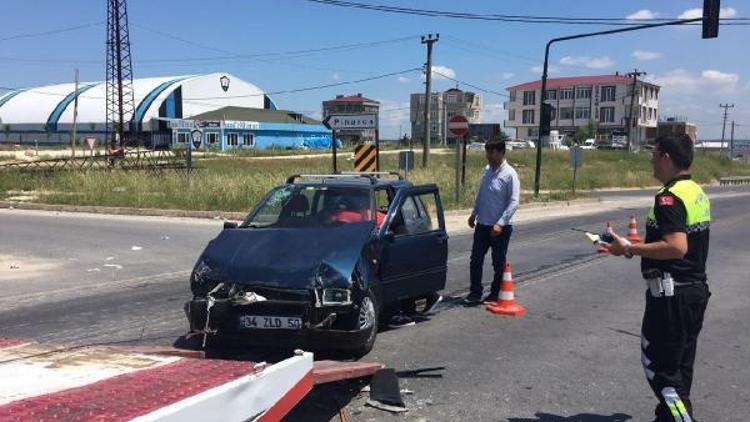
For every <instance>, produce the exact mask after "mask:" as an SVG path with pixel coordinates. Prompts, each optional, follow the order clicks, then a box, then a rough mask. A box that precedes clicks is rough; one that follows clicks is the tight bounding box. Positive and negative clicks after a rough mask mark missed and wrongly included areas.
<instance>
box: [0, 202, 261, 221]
mask: <svg viewBox="0 0 750 422" xmlns="http://www.w3.org/2000/svg"><path fill="white" fill-rule="evenodd" d="M0 208H8V209H19V210H34V211H56V212H80V213H91V214H113V215H136V216H149V217H176V218H206V219H214V220H244V219H245V217H246V216H247V213H243V212H227V211H188V210H177V209H166V210H164V209H158V208H130V207H105V206H98V205H63V204H37V203H30V202H8V201H0Z"/></svg>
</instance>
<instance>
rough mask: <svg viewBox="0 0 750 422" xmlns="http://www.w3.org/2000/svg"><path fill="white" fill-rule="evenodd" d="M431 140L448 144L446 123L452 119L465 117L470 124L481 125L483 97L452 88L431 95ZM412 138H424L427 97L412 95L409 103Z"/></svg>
mask: <svg viewBox="0 0 750 422" xmlns="http://www.w3.org/2000/svg"><path fill="white" fill-rule="evenodd" d="M430 101H431V103H430V126H431V130H430V138H431V140H432V141H433V142H442V143H446V142H447V139H446V136H445V134H446V123H447V121H448V120H450V119H451V117H454V116H465V117H466V118H467V119H468V120H469V123H481V121H482V119H481V111H482V96H481V95H479V94H475V93H473V92H466V91H461V90H460V89H456V88H452V89H449V90H447V91H445V92H433V93H432V94H431V95H430ZM409 109H410V113H409V114H410V120H411V136H412V138H413V139H422V138H423V137H424V109H425V95H424V94H411V98H410V101H409Z"/></svg>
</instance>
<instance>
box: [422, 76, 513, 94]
mask: <svg viewBox="0 0 750 422" xmlns="http://www.w3.org/2000/svg"><path fill="white" fill-rule="evenodd" d="M432 73H435V74H438V75H440V76H442V77H444V78H445V79H450V80H451V81H453V82H457V83H459V84H461V85H466V86H468V87H471V88H474V89H476V90H479V91H482V92H484V93H487V94H493V95H499V96H501V97H506V98H507V97H510V96H509V95H508V94H504V93H502V92H497V91H493V90H491V89H487V88H482V87H480V86H476V85H472V84H470V83H468V82H464V81H460V80H458V79H455V78H451V77H450V76H448V75H446V74H444V73H440V72H438V71H437V70H433V71H432Z"/></svg>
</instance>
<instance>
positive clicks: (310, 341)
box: [185, 298, 369, 350]
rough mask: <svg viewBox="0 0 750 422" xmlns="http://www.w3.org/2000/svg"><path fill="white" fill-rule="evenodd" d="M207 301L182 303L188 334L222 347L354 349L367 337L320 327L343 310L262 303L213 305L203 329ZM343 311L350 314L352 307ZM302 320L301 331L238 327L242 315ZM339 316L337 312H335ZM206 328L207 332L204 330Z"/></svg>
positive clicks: (358, 332)
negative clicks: (197, 334)
mask: <svg viewBox="0 0 750 422" xmlns="http://www.w3.org/2000/svg"><path fill="white" fill-rule="evenodd" d="M206 308H207V301H206V300H205V299H201V298H195V299H193V300H191V301H188V302H187V303H185V315H186V316H187V319H188V322H189V324H190V331H191V332H203V331H208V332H209V335H210V336H211V337H213V338H214V339H215V340H217V341H218V342H220V343H221V344H229V345H249V346H259V347H268V348H303V349H308V350H353V349H357V348H359V347H360V346H361V345H362V344H364V343H365V342H366V341H367V339H368V337H369V330H368V329H361V330H359V329H358V330H341V329H333V328H328V327H324V326H320V323H321V322H322V321H323V320H324V319H325V318H326V317H327V316H328V315H330V314H331V313H335V312H336V311H337V310H338V311H339V312H341V311H342V310H344V309H343V308H338V309H337V308H336V307H331V308H317V309H316V308H313V307H312V306H310V305H309V304H307V303H302V302H298V303H291V302H273V301H269V302H261V303H257V304H253V305H242V306H236V305H231V304H228V303H215V304H214V306H213V307H212V308H211V313H210V318H209V324H208V327H207V326H206V316H207V310H206ZM348 308H349V309H346V310H347V311H349V312H351V311H352V310H351V306H349V307H348ZM248 314H253V315H269V316H271V315H272V316H290V317H301V318H302V328H300V329H258V328H240V324H239V319H240V317H241V316H242V315H248ZM337 315H338V313H337ZM206 328H208V330H206Z"/></svg>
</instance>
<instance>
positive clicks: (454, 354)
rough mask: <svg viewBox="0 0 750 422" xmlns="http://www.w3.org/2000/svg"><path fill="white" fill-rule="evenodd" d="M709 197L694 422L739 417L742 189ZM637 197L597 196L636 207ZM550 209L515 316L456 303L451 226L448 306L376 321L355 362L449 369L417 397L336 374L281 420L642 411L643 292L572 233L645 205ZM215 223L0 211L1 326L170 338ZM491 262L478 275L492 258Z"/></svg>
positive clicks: (42, 333)
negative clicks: (395, 408)
mask: <svg viewBox="0 0 750 422" xmlns="http://www.w3.org/2000/svg"><path fill="white" fill-rule="evenodd" d="M709 191H710V192H711V194H712V196H713V197H714V198H713V203H712V204H713V215H714V224H713V225H712V240H711V242H712V243H711V254H710V259H709V277H710V283H711V286H712V291H713V297H712V299H711V303H710V304H709V310H708V312H707V317H706V323H705V326H704V331H703V334H702V335H701V339H700V345H699V348H698V358H697V362H696V375H695V383H694V388H693V390H694V392H693V401H694V403H695V407H696V416H697V417H698V419H699V420H711V421H720V420H721V421H733V420H745V418H746V417H745V415H747V414H748V413H750V404H748V403H750V390H748V388H747V386H746V382H747V380H748V379H750V369H748V367H747V365H746V362H748V361H750V352H748V350H750V334H749V333H750V330H748V328H749V327H748V324H750V323H749V322H748V321H750V306H748V296H749V295H748V293H747V289H746V288H745V287H746V284H747V282H748V280H749V278H748V275H747V269H748V264H747V263H746V256H747V252H748V247H747V246H746V242H745V239H747V238H748V236H750V229H748V227H747V221H748V220H747V217H746V215H745V213H746V210H747V209H748V207H750V196H748V195H747V194H749V193H750V190H747V189H742V188H737V187H735V188H732V189H729V188H712V189H710V190H709ZM645 195H646V194H645V193H642V192H632V191H631V192H627V193H611V194H610V193H607V194H605V195H604V196H605V198H610V199H612V200H614V199H616V200H618V201H621V200H623V198H624V199H633V200H634V201H636V200H639V199H640V202H637V201H636V202H637V203H639V204H643V198H645ZM636 202H634V203H636ZM592 207H593V205H592ZM560 214H561V215H559V216H555V217H554V218H551V219H545V220H535V221H532V222H528V223H524V224H518V225H517V226H516V227H515V231H514V234H513V239H512V241H511V248H510V252H509V258H510V260H511V262H512V264H513V270H514V276H515V277H514V278H515V280H516V282H517V285H516V296H517V299H518V301H519V302H520V303H521V304H523V305H524V306H526V307H527V308H528V313H527V315H526V316H524V317H522V318H504V317H496V316H494V315H492V314H489V313H487V312H486V311H484V310H483V309H482V308H473V309H466V308H462V307H459V306H455V305H453V304H452V302H453V299H452V298H458V297H460V296H462V295H463V294H465V292H466V290H467V287H468V281H467V267H468V251H469V249H470V246H471V238H470V235H468V234H466V233H463V234H453V235H452V236H451V239H450V243H449V245H450V255H449V260H450V265H449V274H448V279H449V280H448V287H447V289H446V291H445V296H446V297H447V300H446V302H447V303H446V305H445V306H443V307H442V310H441V312H439V313H438V314H437V315H435V316H434V317H432V318H431V319H429V320H425V321H422V322H419V323H418V324H417V325H416V326H413V327H407V328H403V329H399V330H387V331H382V332H381V333H380V334H379V336H378V341H377V343H376V346H375V349H374V350H373V352H371V353H370V354H369V355H368V356H366V357H365V358H364V360H367V361H378V362H382V363H385V364H386V365H388V366H390V367H393V368H396V369H397V370H399V371H408V370H418V369H422V368H430V367H444V369H442V370H439V371H435V372H433V373H427V375H428V376H424V375H420V374H416V375H414V374H408V373H407V374H404V376H403V377H402V378H401V386H402V388H408V389H409V390H412V391H413V392H414V394H413V395H407V396H405V401H406V404H407V406H408V407H409V409H410V410H409V412H408V413H407V414H406V415H405V416H404V415H401V416H393V415H390V414H388V413H386V412H383V411H380V410H375V409H372V408H369V407H366V406H364V401H365V399H366V398H367V397H366V395H356V394H355V393H356V388H355V387H357V388H358V386H355V385H353V384H346V385H344V384H339V385H333V386H330V387H329V389H328V390H325V389H319V390H318V391H316V394H315V395H314V396H313V398H314V400H308V401H307V402H306V403H305V404H304V406H303V407H302V409H301V410H299V409H298V412H297V413H296V416H295V417H294V418H290V419H291V420H328V418H329V417H330V416H332V413H331V409H333V408H334V407H335V406H336V405H337V404H342V403H347V402H349V405H348V409H349V410H350V411H351V412H352V413H353V414H354V415H353V416H354V418H355V420H377V421H379V420H385V421H388V420H425V421H426V420H429V421H433V420H436V421H443V420H445V421H449V420H450V421H453V420H457V419H459V418H463V419H466V420H477V421H495V420H498V421H500V420H502V421H505V420H508V421H513V422H520V421H624V420H634V421H641V420H649V417H650V415H651V409H652V407H653V404H654V399H653V397H652V395H651V392H650V390H649V388H648V386H647V384H646V382H645V380H644V376H643V370H642V368H641V364H640V349H639V342H640V340H639V332H640V316H641V312H642V309H643V291H644V286H643V282H642V281H641V280H640V277H639V274H638V265H637V262H635V261H628V260H625V259H621V258H614V257H605V256H597V255H595V254H593V253H592V247H591V246H590V245H588V244H587V243H586V242H585V241H583V239H582V236H581V235H580V233H575V232H572V231H570V227H582V228H586V229H592V230H600V229H601V228H602V227H603V225H604V222H605V221H606V220H612V221H614V222H616V223H617V224H616V227H617V228H619V229H620V230H623V229H625V228H626V225H627V220H626V219H627V216H628V215H630V214H636V215H637V216H639V217H640V218H639V223H640V226H641V227H642V226H643V218H642V217H643V216H644V215H645V209H644V208H642V207H641V206H636V207H622V208H619V209H615V210H611V209H610V210H608V211H607V213H606V214H605V213H596V212H595V210H593V211H592V213H591V214H590V215H586V216H566V215H565V213H560ZM220 229H221V223H220V222H218V221H196V220H175V219H160V218H131V217H110V216H92V215H71V214H56V213H41V212H27V211H23V212H22V211H13V210H0V238H2V242H0V265H1V267H0V286H2V287H4V294H3V296H2V297H1V298H0V336H8V337H23V338H33V339H36V340H40V341H49V342H65V343H72V344H91V343H99V342H118V341H122V342H128V343H148V344H171V343H172V341H174V339H175V338H176V337H178V336H179V335H181V334H183V333H184V332H185V330H186V323H185V321H184V316H183V314H182V303H183V302H184V301H185V300H187V299H188V298H189V289H188V285H187V276H188V272H189V270H190V268H191V267H192V265H193V263H194V261H195V259H196V257H197V256H198V254H199V253H200V251H201V249H202V247H203V246H204V245H205V243H206V242H207V241H208V240H209V239H210V238H212V237H213V236H214V235H215V234H216V233H217V232H218V231H219V230H220ZM11 267H13V268H12V269H11ZM486 268H487V269H486V275H487V278H489V274H490V272H489V257H488V262H487V265H486ZM431 374H432V376H429V375H431ZM435 374H436V375H437V376H435ZM300 415H304V416H300ZM312 415H315V417H312ZM311 418H312V419H311Z"/></svg>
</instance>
